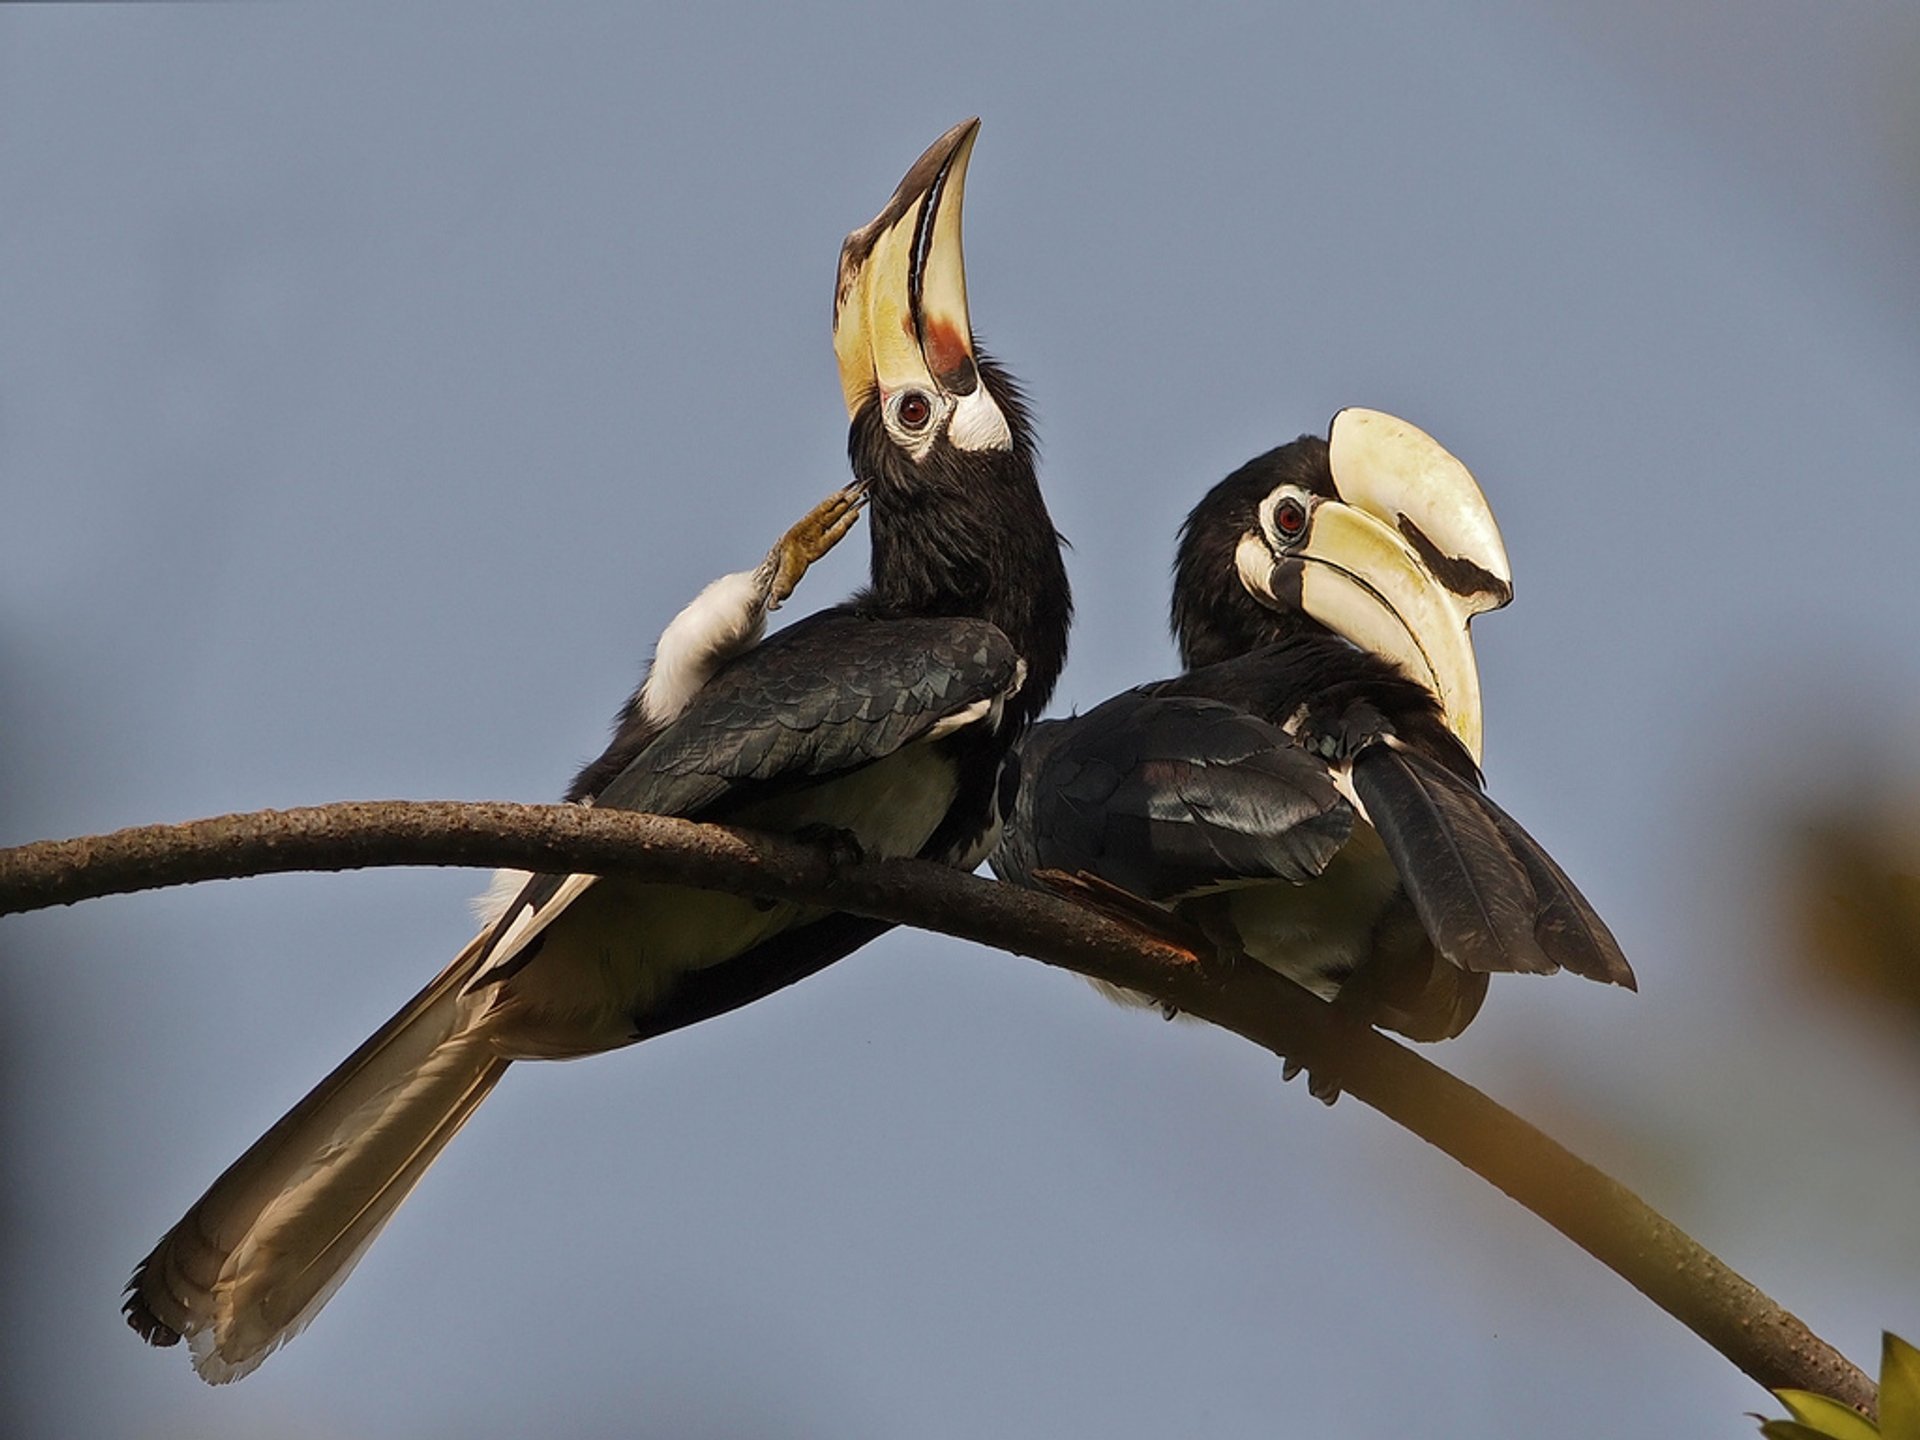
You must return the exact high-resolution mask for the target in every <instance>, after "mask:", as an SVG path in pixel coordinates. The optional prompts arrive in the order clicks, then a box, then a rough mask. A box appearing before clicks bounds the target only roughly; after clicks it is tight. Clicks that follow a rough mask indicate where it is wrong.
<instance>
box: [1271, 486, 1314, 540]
mask: <svg viewBox="0 0 1920 1440" xmlns="http://www.w3.org/2000/svg"><path fill="white" fill-rule="evenodd" d="M1273 529H1274V533H1275V534H1276V535H1278V536H1279V537H1280V538H1281V539H1282V540H1298V539H1299V538H1300V537H1301V536H1302V535H1304V534H1306V533H1307V507H1306V506H1304V505H1302V504H1301V503H1300V502H1299V501H1298V500H1295V499H1294V498H1293V497H1292V496H1288V497H1287V498H1286V499H1284V500H1282V501H1281V502H1280V503H1279V504H1278V505H1275V506H1274V507H1273Z"/></svg>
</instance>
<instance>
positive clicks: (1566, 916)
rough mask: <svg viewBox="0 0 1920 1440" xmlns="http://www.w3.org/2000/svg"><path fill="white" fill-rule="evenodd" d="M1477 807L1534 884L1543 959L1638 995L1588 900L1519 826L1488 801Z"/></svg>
mask: <svg viewBox="0 0 1920 1440" xmlns="http://www.w3.org/2000/svg"><path fill="white" fill-rule="evenodd" d="M1482 804H1483V805H1484V806H1485V808H1486V810H1487V813H1488V814H1489V815H1490V816H1492V818H1493V823H1494V824H1495V825H1497V826H1498V827H1499V829H1500V834H1501V835H1502V836H1503V837H1504V838H1505V840H1506V842H1507V848H1508V849H1510V850H1511V851H1512V852H1513V853H1514V856H1515V857H1516V858H1517V859H1518V860H1519V861H1520V863H1521V864H1522V865H1523V866H1525V867H1526V871H1527V878H1528V879H1529V880H1531V881H1532V882H1533V889H1534V893H1535V894H1536V895H1538V896H1539V897H1540V909H1539V913H1538V914H1537V915H1536V916H1535V917H1534V922H1533V933H1534V938H1535V939H1537V940H1538V941H1539V942H1540V948H1541V949H1542V950H1544V951H1545V952H1546V954H1547V958H1548V959H1550V960H1552V961H1554V962H1555V963H1556V964H1558V965H1559V966H1560V967H1561V969H1563V970H1568V971H1571V972H1572V973H1573V974H1575V975H1580V976H1584V977H1585V978H1586V979H1588V980H1600V981H1603V982H1606V983H1609V984H1613V985H1624V986H1626V988H1627V989H1629V990H1638V989H1639V988H1640V986H1639V984H1638V982H1636V981H1635V980H1634V977H1633V967H1632V966H1631V965H1629V964H1628V963H1627V957H1626V955H1625V954H1624V953H1622V951H1621V949H1620V942H1619V941H1618V940H1616V939H1614V938H1613V931H1611V930H1609V929H1608V928H1607V922H1606V921H1604V920H1602V919H1601V918H1600V916H1599V914H1598V912H1596V911H1595V910H1594V908H1593V906H1591V905H1589V904H1588V903H1587V897H1586V896H1584V895H1582V894H1581V893H1580V891H1579V888H1578V887H1577V886H1575V885H1574V883H1573V881H1571V880H1569V879H1568V878H1567V873H1566V871H1564V870H1562V869H1561V868H1560V866H1559V865H1558V864H1557V863H1556V862H1555V861H1554V858H1553V857H1552V856H1551V855H1549V854H1548V853H1547V852H1546V850H1545V849H1544V848H1543V847H1542V846H1541V844H1540V842H1539V841H1537V840H1535V839H1534V838H1533V836H1531V835H1529V834H1528V833H1527V832H1526V831H1525V830H1524V829H1522V828H1521V826H1520V822H1519V821H1517V820H1515V819H1514V818H1513V817H1512V816H1511V815H1509V814H1507V812H1506V811H1504V810H1502V809H1501V808H1500V807H1499V806H1498V805H1496V804H1494V802H1493V801H1492V800H1491V799H1487V798H1484V797H1483V799H1482Z"/></svg>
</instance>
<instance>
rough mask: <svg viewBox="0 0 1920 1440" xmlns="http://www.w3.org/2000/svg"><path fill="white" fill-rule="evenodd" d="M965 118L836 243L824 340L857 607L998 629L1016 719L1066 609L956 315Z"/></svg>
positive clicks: (1005, 379)
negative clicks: (861, 506)
mask: <svg viewBox="0 0 1920 1440" xmlns="http://www.w3.org/2000/svg"><path fill="white" fill-rule="evenodd" d="M979 129H980V122H979V121H978V120H963V121H962V122H961V123H960V124H958V125H956V126H954V127H953V128H952V129H951V130H949V131H947V133H946V134H944V135H942V136H941V137H940V138H939V139H938V140H936V141H934V142H933V144H932V145H931V146H929V147H928V149H927V151H926V153H925V154H924V155H922V156H921V157H920V158H919V159H918V160H917V161H915V162H914V164H913V168H912V169H910V170H908V171H907V174H906V178H905V179H903V180H902V181H901V182H900V184H899V187H898V188H897V189H896V190H895V191H894V192H893V198H892V199H891V200H889V201H888V202H887V205H886V208H885V209H883V210H882V211H881V212H880V213H879V215H878V216H876V217H875V218H874V219H873V221H872V222H871V223H870V224H867V225H863V226H861V227H860V228H859V229H858V230H856V231H854V232H853V233H852V234H851V235H849V236H848V237H847V239H846V243H845V244H844V245H842V246H841V249H840V271H839V281H838V284H837V286H836V288H835V293H834V310H833V348H834V353H835V355H836V356H837V357H838V359H839V362H840V384H841V388H842V390H843V391H844V392H845V395H846V402H847V416H848V418H849V420H850V422H851V424H850V426H849V432H848V440H847V452H848V456H849V458H850V459H851V460H852V462H853V472H854V477H855V479H856V480H858V481H859V482H860V483H861V484H862V485H864V486H865V487H866V495H867V501H868V508H867V516H868V523H869V532H868V533H869V535H870V537H871V540H872V547H873V579H872V585H871V587H870V589H869V590H868V592H867V593H866V595H865V596H864V597H863V599H864V602H865V603H869V604H872V605H875V606H878V607H879V608H881V609H883V610H886V611H889V612H891V613H896V614H904V613H911V614H923V615H926V614H931V615H965V616H974V617H978V618H980V619H985V620H989V621H991V622H992V623H993V624H995V625H997V626H999V627H1000V629H1001V630H1002V631H1003V632H1005V634H1006V635H1007V637H1008V638H1009V639H1011V640H1012V641H1013V642H1014V646H1015V648H1016V650H1017V651H1018V652H1019V654H1020V656H1021V658H1022V660H1023V661H1024V662H1025V664H1026V666H1027V671H1026V675H1027V679H1026V685H1025V687H1024V688H1023V690H1022V691H1021V693H1020V697H1019V701H1018V704H1017V705H1016V706H1015V707H1013V708H1012V709H1011V710H1010V711H1009V713H1010V714H1013V715H1015V717H1016V719H1017V720H1018V721H1019V723H1021V724H1024V723H1025V720H1026V719H1028V718H1031V715H1032V714H1034V713H1037V711H1038V709H1039V708H1040V707H1041V706H1042V705H1044V704H1045V703H1046V699H1047V696H1048V695H1049V694H1050V693H1051V691H1052V689H1053V684H1054V680H1055V678H1056V677H1057V676H1058V675H1059V673H1060V667H1061V665H1062V664H1063V663H1064V661H1065V658H1066V634H1067V623H1068V620H1069V617H1070V616H1071V613H1072V608H1073V605H1072V599H1071V596H1070V594H1069V591H1068V587H1067V578H1066V570H1065V567H1064V565H1063V564H1062V563H1061V559H1060V540H1059V537H1058V535H1056V534H1055V532H1054V528H1053V522H1052V520H1051V519H1050V518H1049V517H1048V515H1047V509H1046V504H1045V501H1044V500H1043V499H1042V498H1041V494H1040V486H1039V481H1038V479H1037V477H1036V475H1035V470H1034V448H1033V439H1032V435H1033V431H1032V426H1031V423H1030V422H1029V420H1028V418H1027V412H1026V406H1025V404H1024V402H1023V400H1022V398H1021V395H1020V391H1019V388H1018V387H1017V386H1016V385H1015V384H1014V382H1013V380H1012V378H1011V377H1010V376H1008V374H1007V373H1006V371H1004V370H1002V369H1001V368H1000V367H999V366H998V365H996V364H995V363H994V362H993V360H992V359H990V358H989V357H988V356H986V355H984V354H982V353H981V351H980V349H979V347H978V345H977V344H976V343H975V341H974V336H973V325H972V322H971V320H970V318H969V316H968V312H967V275H966V262H965V258H964V256H963V254H962V252H961V245H960V213H961V203H962V200H963V198H964V194H965V189H966V180H967V162H968V160H969V159H970V158H971V156H972V154H973V142H974V138H975V136H976V135H977V134H978V133H979Z"/></svg>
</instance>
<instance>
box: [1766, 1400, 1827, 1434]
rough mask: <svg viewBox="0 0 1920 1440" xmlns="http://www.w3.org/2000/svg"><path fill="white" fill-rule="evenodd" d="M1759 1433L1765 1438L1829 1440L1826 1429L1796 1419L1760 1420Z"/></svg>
mask: <svg viewBox="0 0 1920 1440" xmlns="http://www.w3.org/2000/svg"><path fill="white" fill-rule="evenodd" d="M1775 1393H1778V1392H1775ZM1760 1434H1761V1435H1762V1436H1763V1437H1765V1440H1831V1437H1829V1436H1828V1434H1827V1432H1826V1431H1824V1430H1816V1429H1814V1428H1813V1427H1812V1426H1811V1425H1802V1424H1801V1423H1800V1422H1799V1421H1797V1420H1762V1421H1761V1422H1760Z"/></svg>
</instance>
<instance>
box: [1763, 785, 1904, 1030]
mask: <svg viewBox="0 0 1920 1440" xmlns="http://www.w3.org/2000/svg"><path fill="white" fill-rule="evenodd" d="M1915 829H1916V817H1915V816H1914V815H1912V814H1910V813H1907V812H1905V811H1903V810H1900V809H1897V808H1892V807H1890V806H1888V805H1887V804H1886V803H1884V802H1883V803H1881V804H1877V805H1876V804H1866V803H1862V804H1859V805H1854V806H1845V807H1841V808H1839V809H1836V810H1833V811H1829V812H1824V813H1821V814H1816V815H1811V816H1807V817H1804V818H1803V820H1802V822H1801V824H1800V825H1799V826H1798V827H1797V828H1796V830H1795V832H1794V843H1793V845H1792V847H1791V853H1790V860H1789V866H1790V868H1789V876H1790V880H1789V884H1788V886H1787V887H1786V889H1785V892H1784V894H1785V897H1786V900H1787V903H1788V905H1789V907H1790V911H1791V919H1792V922H1793V925H1794V929H1795V930H1796V931H1797V932H1798V933H1799V935H1800V938H1801V943H1802V951H1801V958H1802V959H1803V961H1804V962H1805V963H1806V965H1807V967H1808V968H1809V970H1810V971H1811V972H1812V976H1813V978H1814V980H1815V982H1816V983H1817V984H1819V985H1821V986H1822V987H1823V988H1832V989H1838V990H1842V991H1851V992H1853V993H1854V994H1856V995H1859V996H1861V997H1862V998H1864V999H1866V1000H1868V1001H1869V1002H1870V1003H1872V1004H1874V1005H1876V1006H1881V1007H1884V1008H1886V1009H1887V1010H1888V1013H1891V1014H1894V1015H1902V1016H1904V1018H1905V1020H1906V1022H1907V1024H1908V1025H1909V1026H1910V1027H1913V1028H1920V965H1916V964H1914V956H1915V955H1916V954H1920V854H1917V853H1916V841H1915V838H1914V836H1915Z"/></svg>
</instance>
